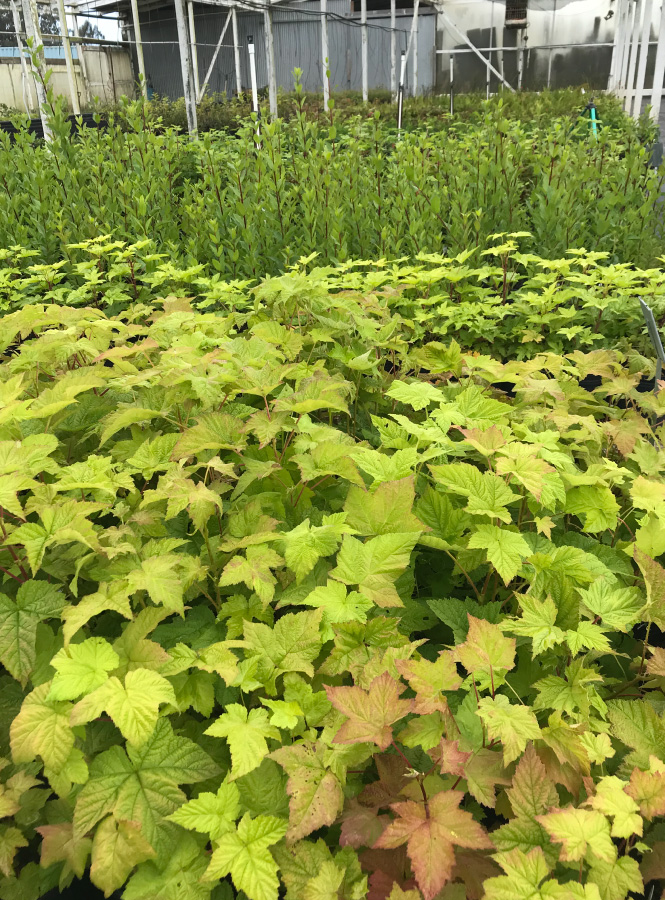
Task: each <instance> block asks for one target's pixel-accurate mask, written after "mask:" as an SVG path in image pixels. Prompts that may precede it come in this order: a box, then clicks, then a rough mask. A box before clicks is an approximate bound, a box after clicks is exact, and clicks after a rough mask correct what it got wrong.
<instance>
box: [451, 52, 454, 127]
mask: <svg viewBox="0 0 665 900" xmlns="http://www.w3.org/2000/svg"><path fill="white" fill-rule="evenodd" d="M454 114H455V57H454V56H453V55H452V54H451V56H450V115H451V116H452V115H454Z"/></svg>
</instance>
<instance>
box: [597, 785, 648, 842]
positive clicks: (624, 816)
mask: <svg viewBox="0 0 665 900" xmlns="http://www.w3.org/2000/svg"><path fill="white" fill-rule="evenodd" d="M626 787H627V783H626V782H625V781H622V780H621V779H620V778H617V776H616V775H606V776H605V777H604V778H601V779H600V781H599V782H598V784H597V785H596V793H595V794H594V795H593V797H592V798H591V801H590V805H591V806H592V807H593V809H597V810H598V812H601V813H603V815H605V816H610V817H611V818H612V820H613V821H612V830H611V832H610V833H611V835H612V837H619V838H629V837H632V836H633V835H634V834H637V835H639V836H640V837H641V836H642V818H641V816H640V815H639V807H638V805H637V803H636V802H635V800H634V799H633V798H632V797H631V796H630V795H629V794H628V793H627V791H626Z"/></svg>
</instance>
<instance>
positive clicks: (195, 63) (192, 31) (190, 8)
mask: <svg viewBox="0 0 665 900" xmlns="http://www.w3.org/2000/svg"><path fill="white" fill-rule="evenodd" d="M187 18H188V19H189V41H190V44H191V47H192V69H193V72H194V91H195V92H196V98H197V100H198V99H199V98H200V94H201V84H200V82H199V54H198V50H197V49H196V25H195V24H194V3H193V0H187Z"/></svg>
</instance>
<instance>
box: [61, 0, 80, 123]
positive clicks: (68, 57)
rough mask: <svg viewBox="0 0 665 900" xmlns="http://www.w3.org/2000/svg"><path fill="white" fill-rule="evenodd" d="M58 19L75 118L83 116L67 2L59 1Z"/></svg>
mask: <svg viewBox="0 0 665 900" xmlns="http://www.w3.org/2000/svg"><path fill="white" fill-rule="evenodd" d="M57 6H58V19H59V21H60V31H61V32H62V46H63V49H64V51H65V68H66V69H67V81H68V82H69V96H70V97H71V101H72V112H73V113H74V115H75V116H80V115H81V106H80V104H79V92H78V87H77V85H76V73H75V72H74V60H73V58H72V45H71V43H70V41H69V28H68V26H67V13H66V12H65V0H58V3H57Z"/></svg>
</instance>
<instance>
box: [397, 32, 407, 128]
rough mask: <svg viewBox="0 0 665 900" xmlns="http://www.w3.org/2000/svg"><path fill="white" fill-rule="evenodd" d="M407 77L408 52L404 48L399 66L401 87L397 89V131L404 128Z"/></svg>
mask: <svg viewBox="0 0 665 900" xmlns="http://www.w3.org/2000/svg"><path fill="white" fill-rule="evenodd" d="M405 78H406V53H405V52H404V50H402V57H401V60H400V67H399V87H398V89H397V132H398V134H399V133H400V132H401V130H402V110H403V108H404V79H405Z"/></svg>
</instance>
